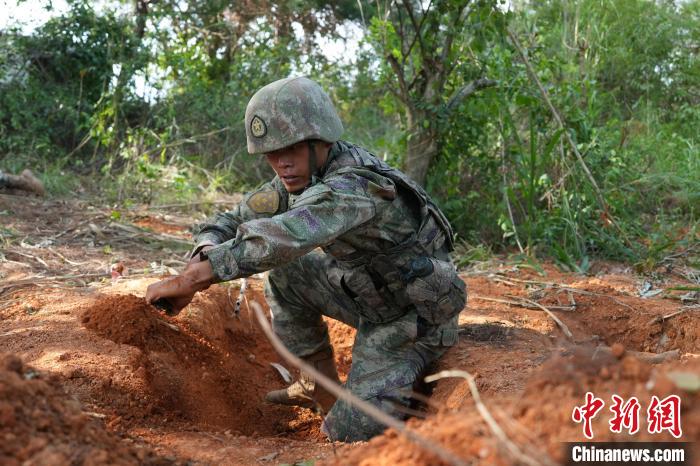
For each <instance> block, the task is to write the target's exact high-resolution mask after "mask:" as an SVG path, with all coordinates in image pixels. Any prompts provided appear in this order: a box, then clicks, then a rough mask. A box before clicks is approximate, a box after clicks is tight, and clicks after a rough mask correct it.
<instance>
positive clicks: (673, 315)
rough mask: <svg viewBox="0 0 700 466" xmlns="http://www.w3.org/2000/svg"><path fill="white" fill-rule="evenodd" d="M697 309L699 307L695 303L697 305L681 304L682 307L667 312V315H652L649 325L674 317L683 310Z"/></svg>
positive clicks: (699, 307)
mask: <svg viewBox="0 0 700 466" xmlns="http://www.w3.org/2000/svg"><path fill="white" fill-rule="evenodd" d="M698 309H700V304H697V305H694V306H683V307H682V308H680V309H679V310H677V311H676V312H672V313H670V314H667V315H665V316H657V317H654V318H653V319H651V320H650V321H649V325H652V324H659V323H661V322H666V321H667V320H668V319H672V318H674V317H676V316H678V315H681V314H683V313H685V312H688V311H696V310H698Z"/></svg>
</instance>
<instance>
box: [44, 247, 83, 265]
mask: <svg viewBox="0 0 700 466" xmlns="http://www.w3.org/2000/svg"><path fill="white" fill-rule="evenodd" d="M46 250H47V251H49V252H51V253H53V254H55V255H57V256H58V257H59V258H61V259H63V261H64V262H66V263H67V264H70V265H75V266H77V267H79V266H81V265H85V264H87V263H88V262H89V261H87V262H73V261H72V260H70V259H67V258H66V257H65V256H64V255H63V254H61V253H60V252H58V251H56V250H55V249H52V248H46Z"/></svg>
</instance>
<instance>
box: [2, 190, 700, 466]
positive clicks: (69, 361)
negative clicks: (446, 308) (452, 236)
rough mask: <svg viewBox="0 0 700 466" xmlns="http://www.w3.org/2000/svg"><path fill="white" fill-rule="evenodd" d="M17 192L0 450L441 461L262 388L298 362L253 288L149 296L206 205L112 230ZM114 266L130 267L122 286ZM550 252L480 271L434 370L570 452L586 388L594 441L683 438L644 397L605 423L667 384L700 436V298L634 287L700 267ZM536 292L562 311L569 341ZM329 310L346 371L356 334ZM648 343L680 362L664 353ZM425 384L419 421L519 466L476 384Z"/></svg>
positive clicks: (6, 277) (77, 210)
mask: <svg viewBox="0 0 700 466" xmlns="http://www.w3.org/2000/svg"><path fill="white" fill-rule="evenodd" d="M7 199H8V198H7V197H1V196H0V212H7V213H8V215H7V216H5V217H4V219H6V220H7V223H6V225H5V226H4V228H5V230H3V232H4V231H7V232H10V233H8V234H9V235H10V236H5V237H4V238H5V241H6V243H5V244H7V245H8V246H7V247H5V246H4V247H5V249H4V250H3V254H4V256H5V257H6V258H7V260H3V259H0V351H2V352H9V353H12V354H14V355H16V356H17V357H19V358H20V359H21V361H20V360H17V359H16V358H15V357H12V356H11V357H9V358H10V359H3V360H4V361H5V360H6V361H10V362H8V363H3V365H1V366H0V390H1V391H2V392H0V435H2V437H0V438H2V439H3V441H4V444H3V445H0V452H1V453H2V455H4V456H3V457H0V464H22V463H23V462H25V461H27V464H61V463H71V462H72V463H73V464H83V463H84V464H91V463H90V462H91V461H92V462H93V463H94V464H135V463H142V464H143V463H145V464H158V463H159V462H162V461H165V462H168V463H172V462H181V463H188V464H196V465H199V464H201V465H208V464H217V465H218V464H228V465H250V464H284V463H287V464H294V463H297V462H305V461H311V462H313V461H316V462H317V463H319V462H321V463H325V464H387V465H388V464H398V465H409V464H411V465H413V464H417V465H422V464H423V465H432V464H439V463H438V461H437V460H436V459H435V458H434V457H433V456H431V455H430V454H429V453H426V452H424V451H423V450H420V449H418V448H417V447H415V446H414V445H413V444H411V443H409V442H407V441H406V440H405V439H403V438H402V437H400V436H398V435H397V433H396V432H394V431H388V432H386V433H385V434H384V435H382V436H379V437H377V438H375V439H373V440H372V441H370V442H368V443H364V442H361V443H358V444H353V445H339V444H329V443H328V442H327V441H326V440H325V439H324V438H323V436H322V434H321V433H320V429H319V427H320V422H321V417H320V416H318V415H317V414H315V413H313V412H312V411H310V410H305V409H300V408H293V407H281V406H273V405H270V404H268V403H266V402H265V401H264V395H265V393H266V392H267V391H269V390H274V389H278V388H281V387H284V386H285V382H284V381H283V380H282V378H281V376H280V374H279V373H278V372H277V371H276V370H275V369H274V368H273V367H272V366H271V365H270V363H272V362H275V363H283V365H284V362H283V361H281V360H280V358H279V357H278V356H277V354H276V353H275V352H274V351H273V350H272V348H271V346H270V345H269V343H268V342H267V340H266V339H265V338H264V336H263V334H262V332H261V330H260V329H259V328H258V327H257V324H256V322H255V319H254V318H253V317H252V316H251V314H250V312H249V308H248V306H247V305H246V304H245V302H244V305H243V306H242V309H241V313H240V317H235V316H233V315H232V309H233V303H234V302H235V300H236V297H237V296H238V292H239V289H238V283H236V282H234V283H232V284H230V286H229V285H216V286H212V287H211V288H210V289H209V290H206V291H205V292H203V293H200V294H198V295H197V296H196V298H195V300H194V301H193V303H192V304H191V305H190V306H188V307H187V308H186V309H185V310H183V312H182V313H181V314H180V315H178V316H176V317H167V316H165V315H163V314H162V313H160V312H159V311H158V310H156V309H155V308H153V307H151V306H149V305H147V304H146V303H145V301H144V300H143V298H142V296H143V294H144V292H145V289H146V287H147V286H148V284H150V283H152V282H153V281H154V280H157V276H159V275H161V274H162V273H164V272H163V270H167V268H168V267H174V268H177V267H180V266H182V264H183V262H182V258H183V256H182V254H184V253H185V250H186V249H187V246H186V245H184V246H182V245H181V243H178V242H177V241H174V240H173V238H178V237H179V238H183V239H186V238H187V226H188V225H189V224H191V218H187V217H184V216H180V217H178V216H176V215H169V216H162V215H161V214H158V215H148V214H147V213H144V212H145V211H139V214H138V215H137V216H134V215H132V214H129V213H128V212H124V215H123V218H124V219H125V220H124V221H129V220H130V221H131V223H130V224H128V225H117V224H116V222H115V221H114V219H113V215H112V213H111V212H110V211H103V210H102V209H101V208H100V207H99V206H97V207H93V206H90V205H87V204H86V203H85V202H81V203H71V202H69V201H46V200H43V201H39V200H32V199H24V198H14V197H12V198H9V201H8V200H7ZM37 212H39V213H40V214H41V216H42V220H43V222H42V223H41V225H37V223H36V216H37ZM10 214H11V215H10ZM138 226H141V227H143V229H142V230H138V229H135V228H137V227H138ZM125 231H126V232H127V233H124V232H125ZM2 234H4V233H2ZM177 248H182V249H177ZM0 257H1V256H0ZM116 262H121V263H123V264H124V266H125V268H126V269H127V270H128V271H129V273H130V274H133V275H131V276H128V275H127V276H126V278H120V279H118V280H116V281H113V282H112V281H111V280H110V275H109V269H110V267H109V266H110V264H114V263H116ZM154 264H155V265H154ZM543 267H544V269H543V270H540V271H539V272H537V271H534V270H532V269H531V268H528V267H519V266H517V264H516V265H513V264H508V263H506V262H505V261H501V262H494V263H493V264H491V265H490V266H489V267H488V269H484V270H472V271H469V272H467V273H465V274H464V275H463V278H464V279H465V281H466V282H467V284H468V287H469V293H470V300H469V305H468V306H467V307H466V308H465V309H464V310H463V311H462V313H461V314H460V338H459V341H458V343H457V345H455V346H454V347H452V348H451V349H450V350H449V351H448V352H447V353H446V354H445V356H444V357H443V358H442V359H441V360H440V361H439V362H438V363H437V364H436V365H435V367H433V368H431V371H435V372H436V371H439V370H443V369H459V370H464V371H467V372H469V373H471V374H473V375H474V376H475V378H476V383H477V386H478V390H479V392H480V394H481V397H482V399H483V402H484V404H485V405H486V406H487V408H488V409H489V410H490V412H491V413H492V414H493V416H494V418H495V419H496V421H497V422H498V423H499V425H500V426H501V427H502V428H503V429H504V431H505V432H506V434H507V436H508V437H509V438H510V439H511V440H512V441H513V442H514V443H515V444H516V445H518V448H520V449H521V450H522V451H523V452H524V453H526V454H528V455H530V456H534V457H537V458H541V459H546V458H551V459H552V460H553V461H562V460H563V459H564V457H563V450H562V446H561V442H565V441H583V440H584V437H583V434H582V429H581V425H580V424H576V423H574V422H573V420H572V418H571V414H572V410H573V408H574V407H575V406H580V405H582V404H583V403H584V396H585V393H586V392H587V391H591V392H593V393H594V394H595V395H596V396H597V397H599V398H602V399H604V400H605V401H606V403H607V404H606V407H605V411H604V412H602V413H601V414H600V415H599V416H598V417H596V418H595V420H594V424H593V429H594V432H595V440H596V441H598V440H625V439H628V440H629V439H631V440H634V441H639V440H644V439H647V440H649V439H651V440H655V441H661V440H666V439H668V438H669V437H668V435H658V434H654V435H652V434H648V433H646V431H645V429H646V424H645V419H644V414H645V413H644V411H643V412H642V413H641V418H642V422H643V423H642V432H640V433H638V434H636V435H634V436H633V437H631V438H630V437H628V436H625V435H623V434H612V433H610V431H609V429H608V428H607V420H608V419H609V414H610V412H609V410H608V408H609V405H610V402H611V400H610V397H611V395H612V394H618V395H620V396H622V397H624V398H628V397H630V396H633V395H634V396H636V397H638V399H639V401H640V402H641V404H642V410H644V409H646V406H647V405H648V403H649V398H650V397H651V396H652V394H657V395H658V396H660V397H661V396H665V395H666V394H669V393H674V394H678V395H679V396H680V397H681V398H682V408H683V411H682V422H683V437H682V438H681V440H683V441H697V440H699V439H700V432H699V428H698V425H699V421H698V411H699V409H700V407H699V406H700V401H699V400H698V393H697V391H694V392H693V391H684V390H682V389H681V388H679V387H678V386H677V382H674V381H673V380H675V379H674V378H673V373H674V372H676V373H678V372H680V373H684V374H686V375H688V374H689V377H690V378H691V379H692V377H699V376H700V367H699V363H698V361H699V359H698V355H697V353H698V347H699V346H700V324H698V317H699V316H700V312H698V311H697V309H695V308H687V309H686V308H684V307H683V305H684V304H687V305H693V304H694V303H693V302H692V297H690V299H691V301H689V302H683V301H681V299H686V300H687V299H688V298H687V297H684V298H682V297H681V296H680V295H681V294H684V293H685V292H673V291H665V292H664V293H662V294H657V295H655V296H652V297H648V298H643V297H641V296H640V293H639V289H640V288H642V285H643V284H644V282H647V281H648V282H650V283H651V285H652V286H653V287H654V288H656V289H659V290H663V289H667V290H668V289H671V288H672V287H678V286H686V287H687V286H697V283H695V282H694V281H692V280H695V279H693V277H694V276H695V277H696V276H697V275H693V273H696V272H692V271H691V272H692V273H686V274H679V273H677V272H676V273H674V271H673V270H671V272H669V270H670V269H668V270H659V271H657V273H656V275H655V276H654V277H649V276H645V277H643V276H637V275H634V274H633V273H632V272H631V271H629V270H626V269H625V267H624V266H619V265H616V264H605V263H600V264H594V267H595V270H596V274H595V275H594V276H590V275H589V276H586V275H580V274H571V273H562V272H560V271H558V270H557V269H556V268H555V267H553V266H551V265H547V264H545V265H544V266H543ZM66 268H68V269H69V270H66ZM676 270H680V271H682V270H684V269H682V268H680V267H679V268H677V269H676ZM51 277H58V278H57V279H51ZM65 277H68V278H65ZM247 299H248V300H250V301H257V302H258V303H260V304H263V307H265V306H264V298H263V296H262V280H261V279H260V277H255V278H251V279H249V291H248V293H247ZM523 299H527V300H529V301H534V302H537V303H540V304H541V305H544V306H547V307H549V308H551V310H552V312H553V313H554V314H555V315H556V316H557V317H558V318H559V319H560V320H561V321H562V322H564V324H565V325H566V326H567V327H568V328H569V329H570V331H571V333H572V334H573V338H570V339H569V338H566V337H565V336H564V334H563V332H562V331H561V329H560V328H559V327H558V325H557V324H556V323H555V322H554V321H553V320H552V319H551V318H550V317H549V316H548V315H547V314H546V313H545V312H543V311H542V310H541V309H538V308H537V307H532V306H531V307H530V308H528V307H527V306H524V305H523V303H525V301H523ZM513 303H515V304H513ZM265 308H266V307H265ZM266 309H267V308H266ZM678 312H680V314H677V313H678ZM669 316H670V317H669ZM328 324H329V330H330V336H331V341H332V343H333V346H334V349H335V358H336V363H337V364H338V367H339V372H340V376H341V379H344V378H345V377H346V375H347V372H348V371H349V368H350V365H351V362H352V344H353V340H354V336H355V331H354V330H353V329H351V328H349V327H347V326H345V325H343V324H340V323H338V322H334V321H328ZM634 352H644V354H642V356H645V355H646V356H654V355H656V354H657V353H664V352H671V353H667V354H670V355H671V356H675V357H671V358H670V359H669V360H665V361H662V362H661V363H660V364H657V365H654V366H649V365H648V364H646V363H642V362H639V361H638V360H637V358H636V356H635V353H634ZM30 367H31V369H30ZM289 369H290V370H291V368H289ZM291 372H292V375H295V371H294V370H291ZM37 375H38V377H37ZM428 388H429V389H431V390H432V394H431V396H430V398H429V399H428V400H427V401H426V399H425V398H422V399H423V405H422V407H421V406H420V405H419V406H418V409H421V410H423V411H424V413H423V415H422V416H421V417H427V419H425V420H422V419H418V418H416V419H413V420H411V421H409V425H410V426H411V427H412V428H414V429H416V430H417V431H418V432H420V433H422V434H423V435H425V436H427V437H430V438H431V439H433V441H434V442H435V443H436V444H440V445H442V446H443V447H444V448H448V449H450V450H452V451H454V452H456V453H457V454H458V455H459V456H460V457H462V458H463V459H464V460H466V461H469V462H473V463H474V464H485V465H490V464H514V463H516V460H515V459H514V458H513V456H511V455H510V454H508V453H506V452H505V450H504V448H503V446H502V445H500V444H499V442H498V441H497V440H496V439H495V437H494V435H493V434H492V433H491V431H490V429H489V428H488V427H487V425H486V424H485V423H484V421H483V420H482V418H481V416H480V415H479V413H478V412H477V411H476V409H475V404H474V401H473V398H472V396H471V393H470V390H469V387H468V385H467V383H466V382H465V381H464V380H462V379H454V378H453V379H442V380H440V381H438V382H437V383H435V384H433V385H431V386H429V387H428ZM417 398H419V397H418V396H417ZM8 434H9V437H8ZM32 439H38V440H32ZM66 458H67V459H66Z"/></svg>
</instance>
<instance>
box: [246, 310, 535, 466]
mask: <svg viewBox="0 0 700 466" xmlns="http://www.w3.org/2000/svg"><path fill="white" fill-rule="evenodd" d="M250 307H252V308H253V310H254V312H255V316H256V318H257V319H258V323H259V325H260V328H261V329H262V331H263V333H264V334H265V336H266V337H267V339H268V340H270V343H271V344H272V346H273V347H274V348H275V350H276V351H277V352H278V353H279V354H280V356H282V357H283V358H284V359H285V360H286V361H287V362H288V363H289V364H291V365H293V366H294V367H296V368H298V369H301V370H303V371H304V372H306V373H308V374H310V375H311V376H312V377H313V378H314V379H315V380H316V383H318V384H320V385H321V386H322V387H323V388H325V389H326V390H328V391H329V392H331V393H332V394H333V395H334V396H335V397H336V398H338V399H339V400H343V401H344V402H346V403H348V404H349V405H351V406H353V407H355V408H357V409H359V410H360V411H362V412H364V413H365V414H367V415H368V416H370V417H371V418H373V419H375V420H376V421H378V422H381V423H382V424H384V425H386V426H388V427H392V428H394V429H396V430H397V431H399V432H400V433H402V434H403V435H405V436H406V438H407V439H408V440H410V441H411V442H413V443H415V444H416V445H418V446H419V447H421V448H422V449H424V450H425V451H427V452H430V453H432V454H434V455H436V456H438V457H439V458H440V459H441V460H443V461H445V462H446V463H449V464H452V465H459V466H462V465H463V466H466V465H467V464H468V463H467V462H466V461H465V460H463V459H461V458H459V457H458V456H456V455H455V454H454V453H452V452H450V451H448V450H446V449H445V448H443V447H442V446H440V445H436V444H435V443H433V442H432V441H431V440H428V439H427V438H425V437H423V436H421V435H419V434H418V433H416V432H415V431H413V430H410V429H408V428H407V427H406V424H405V423H403V422H401V421H399V420H398V419H395V418H393V417H391V416H389V415H388V414H387V413H385V412H384V411H382V410H380V409H379V408H377V407H376V406H374V405H372V404H370V403H368V402H366V401H364V400H361V399H359V398H357V397H356V396H355V395H353V394H352V393H350V392H349V391H348V390H345V389H344V388H342V387H340V386H339V385H337V384H336V383H335V382H333V381H332V380H331V379H329V378H328V377H326V376H325V375H323V374H322V373H320V372H319V371H318V370H316V368H314V367H313V366H310V365H309V364H306V363H305V362H304V361H303V360H301V359H300V358H298V357H297V356H295V355H293V354H292V353H291V352H290V351H289V350H288V349H287V348H286V347H285V346H284V343H282V341H281V340H280V339H279V338H278V337H277V336H276V335H275V334H274V333H273V331H272V329H271V328H270V323H269V322H268V321H267V318H266V317H265V314H264V313H263V310H262V307H261V306H260V304H258V303H257V302H255V301H253V302H251V303H250ZM535 464H537V463H535Z"/></svg>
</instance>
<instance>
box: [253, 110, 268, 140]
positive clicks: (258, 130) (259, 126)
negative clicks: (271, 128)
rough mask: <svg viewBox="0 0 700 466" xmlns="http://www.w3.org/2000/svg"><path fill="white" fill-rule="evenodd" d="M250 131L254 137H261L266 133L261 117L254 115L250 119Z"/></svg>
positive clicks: (265, 126)
mask: <svg viewBox="0 0 700 466" xmlns="http://www.w3.org/2000/svg"><path fill="white" fill-rule="evenodd" d="M250 132H251V133H252V134H253V136H255V137H256V138H261V137H263V136H265V134H266V133H267V125H265V122H264V121H263V119H262V118H260V117H259V116H257V115H255V116H254V117H253V119H252V120H250Z"/></svg>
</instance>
